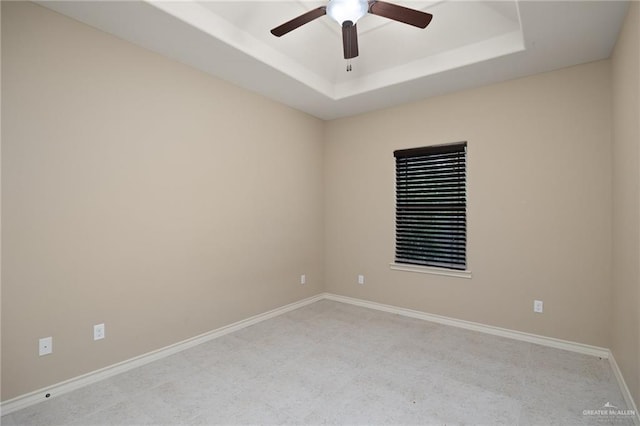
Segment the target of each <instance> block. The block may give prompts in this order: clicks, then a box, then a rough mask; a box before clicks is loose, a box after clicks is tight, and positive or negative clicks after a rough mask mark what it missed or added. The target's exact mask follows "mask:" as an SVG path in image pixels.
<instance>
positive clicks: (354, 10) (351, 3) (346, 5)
mask: <svg viewBox="0 0 640 426" xmlns="http://www.w3.org/2000/svg"><path fill="white" fill-rule="evenodd" d="M368 11H369V2H368V1H367V0H331V1H330V2H329V4H327V15H329V16H330V17H331V18H333V20H334V21H336V22H337V23H338V24H340V26H342V24H343V23H344V22H346V21H351V22H352V24H354V25H355V23H356V22H358V19H360V18H362V17H363V16H364V15H366V14H367V12H368Z"/></svg>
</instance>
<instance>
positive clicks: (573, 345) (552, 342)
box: [324, 293, 640, 426]
mask: <svg viewBox="0 0 640 426" xmlns="http://www.w3.org/2000/svg"><path fill="white" fill-rule="evenodd" d="M324 298H325V299H329V300H333V301H336V302H343V303H348V304H351V305H356V306H361V307H364V308H370V309H376V310H378V311H384V312H389V313H393V314H398V315H403V316H406V317H411V318H418V319H422V320H425V321H431V322H436V323H439V324H444V325H450V326H453V327H459V328H464V329H467V330H473V331H478V332H481V333H487V334H493V335H495V336H501V337H507V338H510V339H515V340H521V341H524V342H529V343H536V344H539V345H543V346H549V347H552V348H557V349H564V350H567V351H571V352H577V353H581V354H585V355H592V356H597V357H600V358H603V359H608V360H609V363H610V365H611V369H612V370H613V373H614V375H615V377H616V380H617V381H618V385H619V387H620V392H621V393H622V396H623V397H624V400H625V404H626V406H627V409H628V410H633V411H634V412H635V416H634V417H633V421H634V424H635V425H636V426H640V413H639V412H638V408H637V407H636V404H635V402H634V400H633V397H632V396H631V392H630V391H629V388H628V387H627V384H626V382H625V381H624V377H623V376H622V372H621V371H620V368H619V367H618V364H617V363H616V360H615V358H614V357H613V354H612V353H611V351H610V350H609V349H606V348H601V347H598V346H591V345H585V344H582V343H577V342H571V341H568V340H561V339H556V338H553V337H545V336H540V335H537V334H531V333H525V332H522V331H516V330H509V329H506V328H500V327H494V326H491V325H485V324H481V323H477V322H471V321H464V320H459V319H455V318H450V317H445V316H441V315H434V314H428V313H426V312H421V311H414V310H411V309H405V308H400V307H397V306H392V305H384V304H382V303H376V302H370V301H368V300H362V299H356V298H353V297H347V296H339V295H337V294H331V293H325V294H324Z"/></svg>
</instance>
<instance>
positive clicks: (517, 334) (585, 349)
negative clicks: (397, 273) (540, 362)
mask: <svg viewBox="0 0 640 426" xmlns="http://www.w3.org/2000/svg"><path fill="white" fill-rule="evenodd" d="M324 298H325V299H329V300H334V301H336V302H343V303H349V304H351V305H356V306H362V307H364V308H370V309H376V310H378V311H384V312H390V313H393V314H398V315H403V316H405V317H411V318H418V319H422V320H425V321H431V322H436V323H438V324H444V325H450V326H453V327H459V328H464V329H467V330H473V331H479V332H481V333H487V334H493V335H494V336H501V337H508V338H510V339H515V340H521V341H523V342H529V343H536V344H538V345H543V346H550V347H552V348H557V349H564V350H567V351H571V352H578V353H581V354H585V355H592V356H597V357H600V358H604V359H607V358H609V356H610V354H611V352H610V351H609V349H607V348H601V347H598V346H591V345H585V344H583V343H577V342H571V341H568V340H562V339H556V338H553V337H545V336H540V335H537V334H531V333H525V332H522V331H516V330H509V329H507V328H500V327H494V326H492V325H485V324H481V323H478V322H471V321H465V320H460V319H455V318H450V317H445V316H442V315H435V314H428V313H426V312H421V311H414V310H411V309H405V308H399V307H397V306H392V305H384V304H382V303H376V302H369V301H367V300H362V299H355V298H353V297H347V296H339V295H337V294H331V293H325V294H324Z"/></svg>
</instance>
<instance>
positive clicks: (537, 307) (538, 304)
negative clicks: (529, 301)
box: [533, 300, 543, 314]
mask: <svg viewBox="0 0 640 426" xmlns="http://www.w3.org/2000/svg"><path fill="white" fill-rule="evenodd" d="M542 311H543V304H542V300H534V301H533V312H535V313H538V314H541V313H542Z"/></svg>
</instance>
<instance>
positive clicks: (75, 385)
mask: <svg viewBox="0 0 640 426" xmlns="http://www.w3.org/2000/svg"><path fill="white" fill-rule="evenodd" d="M322 299H327V300H333V301H336V302H342V303H348V304H351V305H356V306H361V307H365V308H370V309H375V310H378V311H384V312H389V313H393V314H397V315H403V316H407V317H411V318H417V319H422V320H425V321H431V322H436V323H439V324H444V325H450V326H453V327H459V328H464V329H467V330H473V331H478V332H481V333H487V334H492V335H496V336H501V337H507V338H510V339H515V340H520V341H524V342H529V343H536V344H539V345H543V346H549V347H553V348H557V349H564V350H567V351H571V352H578V353H581V354H586V355H592V356H597V357H600V358H605V359H609V362H610V364H611V368H612V369H613V372H614V374H615V376H616V379H617V380H618V384H619V385H620V390H621V392H622V394H623V396H624V398H625V402H626V404H627V408H628V409H630V410H635V413H636V417H635V418H634V422H635V424H636V426H640V417H638V409H637V408H636V405H635V403H634V401H633V398H632V397H631V393H630V392H629V388H628V387H627V385H626V383H625V381H624V378H623V377H622V373H621V372H620V369H619V368H618V365H617V363H616V361H615V359H614V357H613V354H612V353H611V351H610V350H609V349H606V348H601V347H597V346H591V345H585V344H582V343H577V342H571V341H567V340H561V339H555V338H552V337H545V336H540V335H536V334H531V333H524V332H521V331H515V330H509V329H506V328H500V327H494V326H490V325H485V324H481V323H476V322H471V321H465V320H459V319H455V318H450V317H445V316H441V315H435V314H428V313H426V312H421V311H415V310H411V309H405V308H400V307H397V306H392V305H385V304H381V303H376V302H370V301H367V300H362V299H356V298H352V297H347V296H339V295H336V294H331V293H322V294H319V295H316V296H313V297H309V298H306V299H303V300H300V301H298V302H294V303H291V304H288V305H285V306H282V307H279V308H276V309H273V310H271V311H268V312H265V313H262V314H259V315H255V316H253V317H250V318H247V319H244V320H241V321H238V322H235V323H233V324H229V325H227V326H224V327H221V328H218V329H215V330H212V331H209V332H207V333H204V334H201V335H199V336H195V337H193V338H190V339H187V340H183V341H182V342H178V343H175V344H173V345H169V346H166V347H164V348H161V349H158V350H155V351H152V352H149V353H146V354H143V355H140V356H138V357H135V358H131V359H128V360H125V361H122V362H119V363H117V364H113V365H110V366H108V367H105V368H101V369H99V370H96V371H92V372H90V373H87V374H84V375H82V376H78V377H74V378H72V379H69V380H66V381H64V382H60V383H57V384H55V385H51V386H48V387H46V388H42V389H39V390H36V391H33V392H30V393H28V394H25V395H21V396H18V397H16V398H13V399H10V400H7V401H4V402H2V403H0V415H5V414H10V413H12V412H14V411H17V410H20V409H22V408H26V407H28V406H31V405H34V404H37V403H39V402H42V401H44V400H46V399H47V398H53V397H56V396H60V395H63V394H65V393H68V392H71V391H74V390H77V389H80V388H82V387H84V386H87V385H90V384H92V383H96V382H98V381H100V380H104V379H107V378H109V377H112V376H115V375H117V374H120V373H124V372H125V371H129V370H131V369H134V368H137V367H140V366H142V365H145V364H148V363H150V362H153V361H156V360H159V359H162V358H165V357H167V356H170V355H173V354H175V353H178V352H180V351H183V350H185V349H189V348H192V347H194V346H197V345H199V344H201V343H204V342H208V341H210V340H213V339H215V338H218V337H221V336H224V335H226V334H229V333H232V332H234V331H237V330H240V329H243V328H245V327H248V326H250V325H253V324H257V323H259V322H262V321H265V320H268V319H270V318H273V317H276V316H278V315H282V314H284V313H286V312H289V311H292V310H294V309H298V308H301V307H303V306H306V305H309V304H311V303H314V302H317V301H319V300H322ZM47 395H48V396H47Z"/></svg>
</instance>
